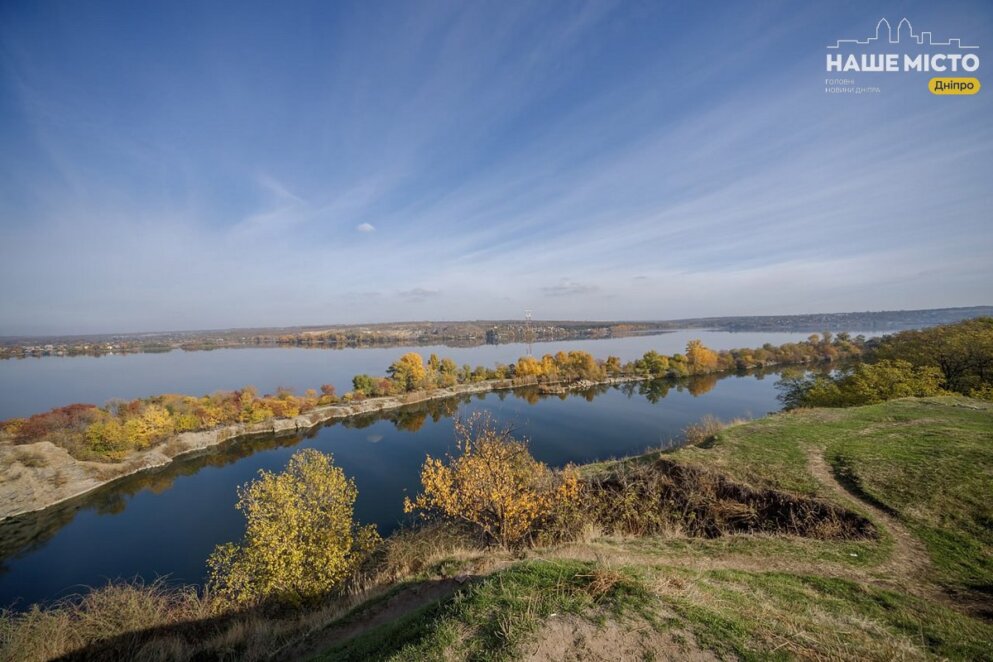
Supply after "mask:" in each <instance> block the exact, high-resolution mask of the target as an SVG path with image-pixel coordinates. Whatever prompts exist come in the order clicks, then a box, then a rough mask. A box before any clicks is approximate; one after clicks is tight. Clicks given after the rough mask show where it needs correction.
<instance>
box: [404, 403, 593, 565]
mask: <svg viewBox="0 0 993 662" xmlns="http://www.w3.org/2000/svg"><path fill="white" fill-rule="evenodd" d="M455 432H456V439H457V447H458V454H457V455H455V456H452V455H449V456H447V457H446V459H445V460H444V461H443V460H440V459H436V458H432V457H431V456H430V455H429V456H428V457H427V459H426V460H425V462H424V466H423V467H422V468H421V486H422V490H423V491H422V492H421V493H420V494H418V495H417V497H416V498H415V499H414V500H410V499H409V498H408V499H404V511H405V512H408V513H409V512H413V511H414V510H420V511H423V512H425V513H438V514H441V515H442V516H444V517H448V518H451V519H455V520H461V521H464V522H469V523H471V524H472V525H474V526H475V527H477V528H478V530H479V531H480V532H481V533H482V534H483V535H484V536H485V537H486V538H487V539H488V540H490V541H493V542H495V543H497V544H499V545H502V546H503V547H514V546H518V545H520V544H522V543H523V542H524V541H525V540H526V539H527V538H528V536H529V535H531V534H532V533H533V532H534V529H535V527H536V526H537V525H538V524H539V523H540V522H542V521H543V520H545V519H546V518H548V517H550V516H551V515H552V513H553V512H554V511H555V509H556V508H557V507H558V506H560V505H562V504H564V503H568V502H570V501H574V500H575V499H576V498H577V496H578V493H579V479H578V476H577V474H576V472H575V471H573V470H571V469H567V470H565V471H563V472H560V473H555V472H553V471H552V470H550V469H549V468H548V467H547V466H546V465H545V464H543V463H541V462H538V461H537V460H535V459H534V458H533V457H532V456H531V453H530V452H528V447H527V443H526V442H524V441H518V440H516V439H514V438H513V437H512V436H511V435H510V432H509V430H507V429H498V428H497V427H496V426H495V424H494V423H493V421H492V419H490V418H488V417H485V416H475V417H472V418H470V419H469V420H468V421H457V422H456V424H455Z"/></svg>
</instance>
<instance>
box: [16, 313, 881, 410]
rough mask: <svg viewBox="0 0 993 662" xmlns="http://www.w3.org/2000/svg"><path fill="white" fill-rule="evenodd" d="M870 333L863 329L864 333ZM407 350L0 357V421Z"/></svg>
mask: <svg viewBox="0 0 993 662" xmlns="http://www.w3.org/2000/svg"><path fill="white" fill-rule="evenodd" d="M866 335H867V336H868V335H871V334H868V333H867V334H866ZM808 336H809V334H807V333H727V332H722V331H700V330H696V329H693V330H687V331H675V332H672V333H665V334H661V335H654V336H632V337H629V338H611V339H607V340H568V341H562V342H551V343H536V344H535V345H534V346H533V352H534V354H536V355H541V354H546V353H554V352H557V351H559V350H565V351H568V350H570V349H581V350H584V351H587V352H590V353H591V354H593V355H594V356H596V357H597V358H606V357H607V356H608V355H610V354H614V355H616V356H619V357H621V359H623V360H624V361H629V360H631V359H635V358H638V357H640V356H641V355H642V354H644V353H645V352H646V351H648V350H650V349H654V350H657V351H659V352H661V353H663V354H674V353H676V352H682V351H684V350H685V348H686V343H687V341H689V340H691V339H693V338H699V339H701V340H702V341H703V342H704V344H705V345H707V346H708V347H711V348H713V349H733V348H736V347H761V346H762V345H763V344H764V343H767V342H768V343H772V344H774V345H780V344H783V343H786V342H795V341H798V340H805V339H806V338H807V337H808ZM406 351H411V350H410V349H407V348H401V347H389V348H384V349H344V350H330V349H303V348H295V347H294V348H244V349H219V350H213V351H206V352H204V351H201V352H185V351H182V350H176V351H172V352H168V353H164V354H127V355H119V356H99V357H93V356H73V357H57V356H46V357H40V358H27V359H9V360H0V420H3V419H6V418H11V417H14V416H29V415H31V414H35V413H38V412H40V411H45V410H47V409H51V408H52V407H60V406H62V405H67V404H70V403H72V402H89V403H93V404H98V405H99V404H103V403H105V402H106V401H107V400H110V399H112V398H124V399H131V398H139V397H146V396H149V395H157V394H159V393H186V394H190V395H202V394H205V393H210V392H212V391H215V390H217V389H236V388H241V387H242V386H246V385H249V384H251V385H253V386H256V387H258V388H259V389H260V390H261V391H262V392H263V393H271V392H273V391H275V389H276V388H277V387H279V386H288V387H291V388H293V389H295V390H296V391H297V392H298V393H302V392H303V391H304V390H306V389H308V388H317V387H319V386H320V385H321V384H334V385H335V387H336V388H337V389H338V392H339V393H344V392H345V391H347V390H350V389H351V385H352V377H353V376H354V375H356V374H358V373H362V372H365V373H369V374H373V375H382V374H384V373H385V372H386V368H387V367H388V366H389V365H390V364H391V363H392V362H393V361H395V360H396V359H397V358H399V357H400V355H401V354H403V353H404V352H406ZM414 351H417V352H420V353H421V354H422V355H424V356H425V357H426V356H428V355H429V354H431V353H432V352H434V353H436V354H438V356H442V357H444V356H449V357H451V358H452V359H454V360H455V361H456V362H457V363H458V364H459V365H462V364H463V363H469V364H471V365H473V366H476V365H480V364H482V365H485V366H487V367H490V366H492V365H493V364H494V363H496V362H497V361H500V362H503V363H511V362H513V361H516V360H517V359H518V358H519V357H521V356H523V355H524V354H525V353H526V352H527V347H526V346H525V345H523V344H506V345H480V346H477V347H444V346H425V347H416V348H414Z"/></svg>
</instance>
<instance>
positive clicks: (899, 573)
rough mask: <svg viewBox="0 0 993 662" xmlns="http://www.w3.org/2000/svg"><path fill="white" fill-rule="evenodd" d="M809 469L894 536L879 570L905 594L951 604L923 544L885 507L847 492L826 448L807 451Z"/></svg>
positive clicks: (843, 500) (824, 483)
mask: <svg viewBox="0 0 993 662" xmlns="http://www.w3.org/2000/svg"><path fill="white" fill-rule="evenodd" d="M807 466H808V467H809V468H810V473H812V474H813V475H814V478H816V479H817V482H819V483H820V484H821V485H822V486H824V487H825V488H827V490H829V491H830V492H831V493H832V494H833V495H834V496H835V497H837V498H838V499H839V500H840V501H841V502H842V503H847V504H849V505H850V506H854V507H855V508H856V509H858V510H862V511H866V512H868V514H869V516H870V517H871V518H872V519H873V520H875V522H876V523H877V525H880V526H882V527H883V528H884V529H886V531H887V532H888V533H889V534H890V537H891V538H892V540H893V552H892V554H890V557H889V558H888V559H886V560H885V561H883V562H882V563H880V564H879V565H878V566H876V567H875V570H876V571H882V572H884V573H885V574H887V575H889V576H890V577H891V578H892V580H894V581H896V582H897V583H898V584H899V587H900V589H901V590H903V591H906V592H908V593H912V594H914V595H917V596H920V597H924V598H931V599H938V600H941V601H943V602H948V601H949V600H948V595H947V594H946V593H945V592H944V591H942V590H941V589H940V588H938V587H937V586H935V585H934V583H933V582H932V580H931V575H932V574H933V572H934V569H933V567H932V566H931V558H930V557H929V556H928V553H927V550H926V549H925V548H924V545H923V543H921V541H920V540H918V539H917V538H916V537H914V535H913V534H911V533H910V531H909V530H908V529H907V527H906V526H904V525H903V523H902V522H900V521H899V520H898V519H897V518H895V517H893V515H891V514H889V513H888V512H886V511H885V510H883V509H882V508H879V507H878V506H876V505H874V504H872V503H870V502H869V501H867V500H865V499H860V498H858V497H856V496H855V495H853V494H852V493H851V492H849V491H848V490H847V489H845V486H844V485H842V484H841V483H840V482H839V481H838V479H837V477H836V476H835V475H834V471H833V470H832V469H831V466H830V465H829V464H828V463H827V460H825V459H824V452H823V450H822V449H820V448H817V447H809V448H808V449H807Z"/></svg>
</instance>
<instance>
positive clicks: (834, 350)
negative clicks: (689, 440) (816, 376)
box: [0, 333, 863, 462]
mask: <svg viewBox="0 0 993 662" xmlns="http://www.w3.org/2000/svg"><path fill="white" fill-rule="evenodd" d="M862 347H863V341H862V340H861V339H858V338H856V339H853V338H850V337H849V336H847V335H846V334H838V335H837V336H832V335H831V334H830V333H825V334H823V335H816V334H815V335H812V336H811V337H810V338H809V339H808V340H806V341H803V342H799V343H787V344H784V345H780V346H778V347H774V346H772V345H769V344H767V345H764V346H763V347H759V348H754V349H736V350H730V351H719V352H718V351H714V350H711V349H709V348H707V347H705V346H704V345H703V344H702V343H701V342H700V341H697V340H694V341H691V342H690V343H688V345H687V349H686V353H685V354H675V355H672V356H666V355H662V354H659V353H657V352H654V351H650V352H647V353H646V354H645V355H644V356H643V357H642V358H639V359H637V360H635V361H630V362H627V363H622V362H621V360H620V359H619V358H618V357H616V356H611V357H607V358H606V359H603V360H600V359H596V358H595V357H593V356H592V355H590V354H588V353H587V352H579V351H573V352H558V353H556V354H546V355H545V356H543V357H541V358H536V357H530V356H526V357H521V358H520V359H519V360H518V361H517V362H515V363H513V364H509V365H505V364H497V365H495V366H494V367H492V368H486V367H484V366H476V367H472V366H469V365H463V366H461V367H460V366H458V365H456V363H455V362H454V361H452V360H451V359H448V358H439V357H438V356H436V355H434V354H432V355H431V356H430V357H429V358H428V360H427V361H426V362H425V361H424V359H423V357H422V356H421V355H420V354H418V353H416V352H408V353H407V354H404V355H403V356H401V357H400V358H399V359H398V360H397V361H395V362H394V363H393V364H392V365H390V366H389V368H388V369H387V371H386V374H385V375H382V376H371V375H367V374H360V375H356V376H355V377H354V378H353V380H352V384H353V390H352V391H349V392H348V393H345V394H344V395H343V396H342V397H340V398H339V397H338V395H337V394H336V392H335V389H334V387H333V386H331V385H327V384H326V385H324V386H322V387H321V389H320V391H317V390H308V391H306V392H305V393H304V394H303V395H296V394H294V393H293V391H292V390H290V389H286V388H281V389H278V390H277V391H276V393H274V394H266V395H259V393H258V391H257V390H256V389H255V388H253V387H251V386H248V387H245V388H243V389H239V390H236V391H217V392H215V393H213V394H210V395H205V396H200V397H195V396H189V395H175V394H168V395H158V396H154V397H150V398H141V399H135V400H129V401H112V402H110V403H108V404H106V405H104V406H100V407H98V406H96V405H92V404H72V405H68V406H66V407H59V408H56V409H53V410H51V411H48V412H45V413H40V414H35V415H34V416H31V417H28V418H15V419H10V420H7V421H4V422H2V423H0V443H13V444H31V443H36V442H39V441H48V442H51V443H53V444H55V445H56V446H60V447H62V448H65V449H66V450H67V451H68V452H69V453H70V455H72V456H73V457H74V458H76V459H79V460H96V461H102V462H119V461H121V460H123V459H125V458H127V457H128V455H130V454H131V453H133V452H136V451H141V450H145V449H148V448H151V447H153V446H155V445H156V444H159V443H162V442H164V441H165V440H167V439H169V438H170V437H172V436H174V435H176V434H179V433H183V432H196V431H203V430H210V429H213V428H216V427H218V426H221V425H230V424H254V423H262V422H265V421H269V420H273V419H279V418H292V417H294V416H297V415H299V414H304V413H307V412H310V411H312V410H314V409H315V408H318V407H324V406H328V405H333V404H338V403H341V404H349V403H353V402H359V401H362V400H365V399H367V398H370V397H407V396H410V395H411V394H416V393H431V392H434V391H437V390H439V389H444V388H451V387H454V386H457V385H462V384H483V383H500V384H501V385H504V387H514V386H525V385H548V384H569V383H575V382H580V381H586V382H597V381H602V380H604V379H607V378H611V379H625V378H636V379H648V378H661V377H670V378H681V377H685V376H696V377H703V376H706V375H716V374H720V373H725V372H731V371H738V370H748V369H752V368H762V367H767V366H777V365H812V364H825V363H830V362H832V361H837V360H848V359H854V358H856V357H858V356H859V355H860V354H861V352H862Z"/></svg>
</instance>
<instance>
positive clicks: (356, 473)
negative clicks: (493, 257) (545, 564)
mask: <svg viewBox="0 0 993 662" xmlns="http://www.w3.org/2000/svg"><path fill="white" fill-rule="evenodd" d="M777 336H778V337H777ZM690 337H701V338H703V339H704V341H705V342H706V343H707V344H708V345H709V346H711V347H715V348H722V347H739V346H750V345H761V344H762V343H763V342H773V343H777V344H778V343H781V342H787V341H789V340H794V339H796V338H797V337H800V338H802V337H805V336H804V335H802V334H797V335H796V336H794V335H792V334H790V335H787V334H727V333H722V334H718V333H710V334H708V333H701V332H689V333H673V334H666V335H663V336H651V337H637V338H624V339H611V340H606V341H587V342H569V343H548V344H541V345H536V347H535V353H536V354H537V353H544V352H547V351H557V350H558V349H569V348H582V349H586V350H587V351H590V352H591V353H593V354H594V355H596V356H606V355H608V354H617V355H619V356H621V357H622V358H623V359H625V360H627V359H631V358H635V357H636V356H640V355H641V354H642V353H644V352H645V351H646V350H647V349H650V348H657V349H659V351H662V352H665V353H672V352H676V351H680V350H681V349H682V348H683V347H684V346H685V343H686V340H687V339H688V338H690ZM523 349H524V348H523V347H522V346H515V345H500V346H482V347H475V348H468V349H454V348H447V347H439V348H432V347H422V348H419V349H418V351H421V352H423V353H425V354H427V353H429V352H431V351H436V352H438V353H439V354H444V355H448V356H452V357H453V358H455V359H456V360H458V361H459V362H460V363H461V362H463V361H465V362H470V363H472V364H478V363H482V364H492V363H493V362H494V361H504V362H509V361H511V360H514V359H516V357H517V356H519V355H520V354H521V353H522V350H523ZM403 351H405V350H403V349H400V348H391V349H382V350H380V349H376V350H303V349H286V350H284V349H243V350H219V351H214V352H196V353H183V352H173V353H170V354H149V355H130V356H121V357H102V358H89V357H86V358H64V359H63V358H46V359H40V360H39V359H34V360H25V361H16V362H12V361H5V362H0V377H2V378H0V385H2V394H3V396H2V397H3V407H4V411H3V413H0V416H10V415H16V414H24V413H31V412H34V411H39V410H42V409H45V408H48V407H51V406H57V405H62V404H66V403H68V402H72V401H80V400H82V401H91V402H94V401H96V402H100V401H103V400H106V399H107V398H110V397H135V396H139V395H145V394H151V393H157V392H165V391H179V392H192V393H199V392H209V391H211V390H213V389H215V388H234V387H237V386H240V385H243V384H245V383H254V384H256V385H257V386H259V387H261V388H263V389H267V390H268V389H273V388H275V387H276V386H278V385H290V386H294V387H296V388H299V389H302V388H305V387H308V386H313V385H316V384H320V383H323V382H328V381H331V382H332V383H335V384H337V385H339V388H341V389H344V388H345V387H347V386H348V380H349V379H350V377H351V375H352V374H354V373H356V372H362V371H368V372H380V373H381V372H382V370H383V368H384V367H385V366H386V365H387V364H388V363H390V362H391V361H392V360H394V359H395V358H396V357H397V356H399V355H400V354H401V353H402V352H403ZM776 379H777V376H776V375H774V374H770V375H767V376H760V375H759V376H757V375H748V376H730V377H725V378H722V379H720V380H718V379H717V378H716V377H704V378H697V379H695V380H689V381H683V382H680V383H675V382H669V381H659V382H653V383H650V384H649V383H644V384H631V385H625V386H623V387H610V388H607V387H603V388H599V389H595V390H594V391H591V392H588V393H584V394H571V395H569V396H562V397H558V396H552V397H544V398H539V397H537V396H536V394H535V393H534V392H517V393H510V392H501V393H490V394H486V395H485V396H474V397H471V398H464V399H463V400H461V401H448V402H444V403H426V404H424V405H420V406H415V407H413V408H409V409H406V410H401V411H397V412H393V413H388V414H386V415H383V416H371V417H368V418H365V419H362V420H356V421H351V422H347V423H337V424H333V425H329V426H326V427H323V428H320V429H319V430H316V431H314V432H313V433H312V434H311V435H309V436H308V437H306V438H298V437H296V438H283V439H254V440H250V441H242V442H235V443H233V444H231V445H229V446H226V447H224V448H222V449H218V450H217V451H216V452H214V453H212V454H210V455H206V456H202V457H198V458H192V459H188V460H185V461H181V462H177V463H174V464H173V465H171V466H170V467H168V468H167V469H165V470H163V471H160V472H156V473H153V474H149V475H144V476H135V477H132V478H130V479H126V480H124V481H120V482H118V483H115V484H113V485H112V486H110V487H108V488H107V489H104V490H100V491H98V492H96V493H95V494H93V495H90V496H87V497H84V498H82V499H80V500H77V501H75V502H72V503H69V504H64V505H62V506H57V507H55V508H52V509H49V510H48V511H45V512H44V513H41V514H36V515H31V516H27V517H23V518H19V519H18V520H15V521H14V522H6V523H4V524H0V606H5V605H10V604H14V603H16V604H17V606H18V607H24V606H26V605H27V604H30V603H31V602H36V601H46V600H51V599H54V598H57V597H59V596H62V595H65V594H67V593H72V592H77V591H80V590H83V589H84V588H85V587H87V586H96V585H100V584H102V583H104V582H106V581H107V580H108V579H114V578H122V577H123V578H130V577H136V576H137V577H142V578H144V579H146V580H150V579H154V578H155V577H158V576H162V575H169V576H170V577H171V578H172V579H174V580H176V581H185V582H201V581H202V580H203V577H204V570H205V565H204V561H205V559H206V558H207V556H208V555H209V554H210V552H211V550H212V549H213V548H214V546H215V545H217V544H218V543H221V542H225V541H228V540H236V539H237V538H239V537H240V535H241V533H242V531H243V526H244V522H243V519H242V517H241V515H240V513H238V511H236V510H235V508H234V504H235V501H236V494H235V490H236V487H237V486H238V485H241V484H243V483H245V482H246V481H248V480H250V479H252V478H253V477H254V476H255V475H256V474H257V472H258V471H259V470H260V469H268V470H272V471H279V470H281V469H282V468H283V467H284V466H285V465H286V462H287V460H288V459H289V457H290V455H291V454H292V453H293V452H294V451H296V450H298V449H300V448H317V449H319V450H321V451H324V452H330V453H333V454H334V457H335V461H336V463H337V464H338V465H339V466H341V467H342V468H343V469H344V471H345V473H346V474H348V475H350V476H352V477H354V478H355V481H356V484H357V486H358V489H359V498H358V501H357V503H356V516H357V518H358V519H359V520H361V521H362V522H373V523H375V524H377V525H378V526H379V528H380V531H381V532H382V533H383V534H387V533H389V532H390V531H392V530H393V529H394V528H395V527H396V526H397V525H398V524H399V523H400V522H401V521H402V518H403V514H402V507H401V506H402V501H403V496H404V495H405V494H413V492H414V491H416V489H417V486H418V476H419V469H420V465H421V463H422V462H423V460H424V456H425V454H427V453H430V454H432V455H435V456H439V455H443V454H444V453H445V452H446V451H449V450H451V449H452V448H453V442H454V439H453V432H452V416H453V415H454V414H456V413H459V414H468V413H471V412H475V411H484V410H485V411H488V412H490V413H492V414H493V416H494V417H495V418H496V419H497V420H499V421H502V422H505V423H508V424H510V425H513V426H514V428H515V429H516V430H517V433H518V434H519V435H523V436H526V437H527V438H529V439H530V441H531V448H532V452H533V453H534V455H535V456H536V457H537V458H539V459H540V460H542V461H545V462H547V463H549V464H551V465H553V466H561V465H564V464H566V463H568V462H577V463H582V462H588V461H592V460H596V459H605V458H610V457H616V456H624V455H630V454H632V453H638V452H641V451H643V450H645V449H646V448H649V447H658V446H659V445H665V444H667V443H670V442H672V441H674V440H676V439H678V438H679V436H680V433H681V430H682V429H683V428H684V427H686V425H688V424H689V423H691V422H693V421H696V420H698V419H699V418H701V417H702V416H704V415H705V414H712V415H715V416H718V417H720V418H724V419H729V418H732V417H738V416H762V415H764V414H766V413H767V412H769V411H773V410H776V409H778V408H779V403H778V402H777V401H776V391H775V388H774V384H775V381H776ZM11 396H16V397H14V398H13V399H11Z"/></svg>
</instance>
